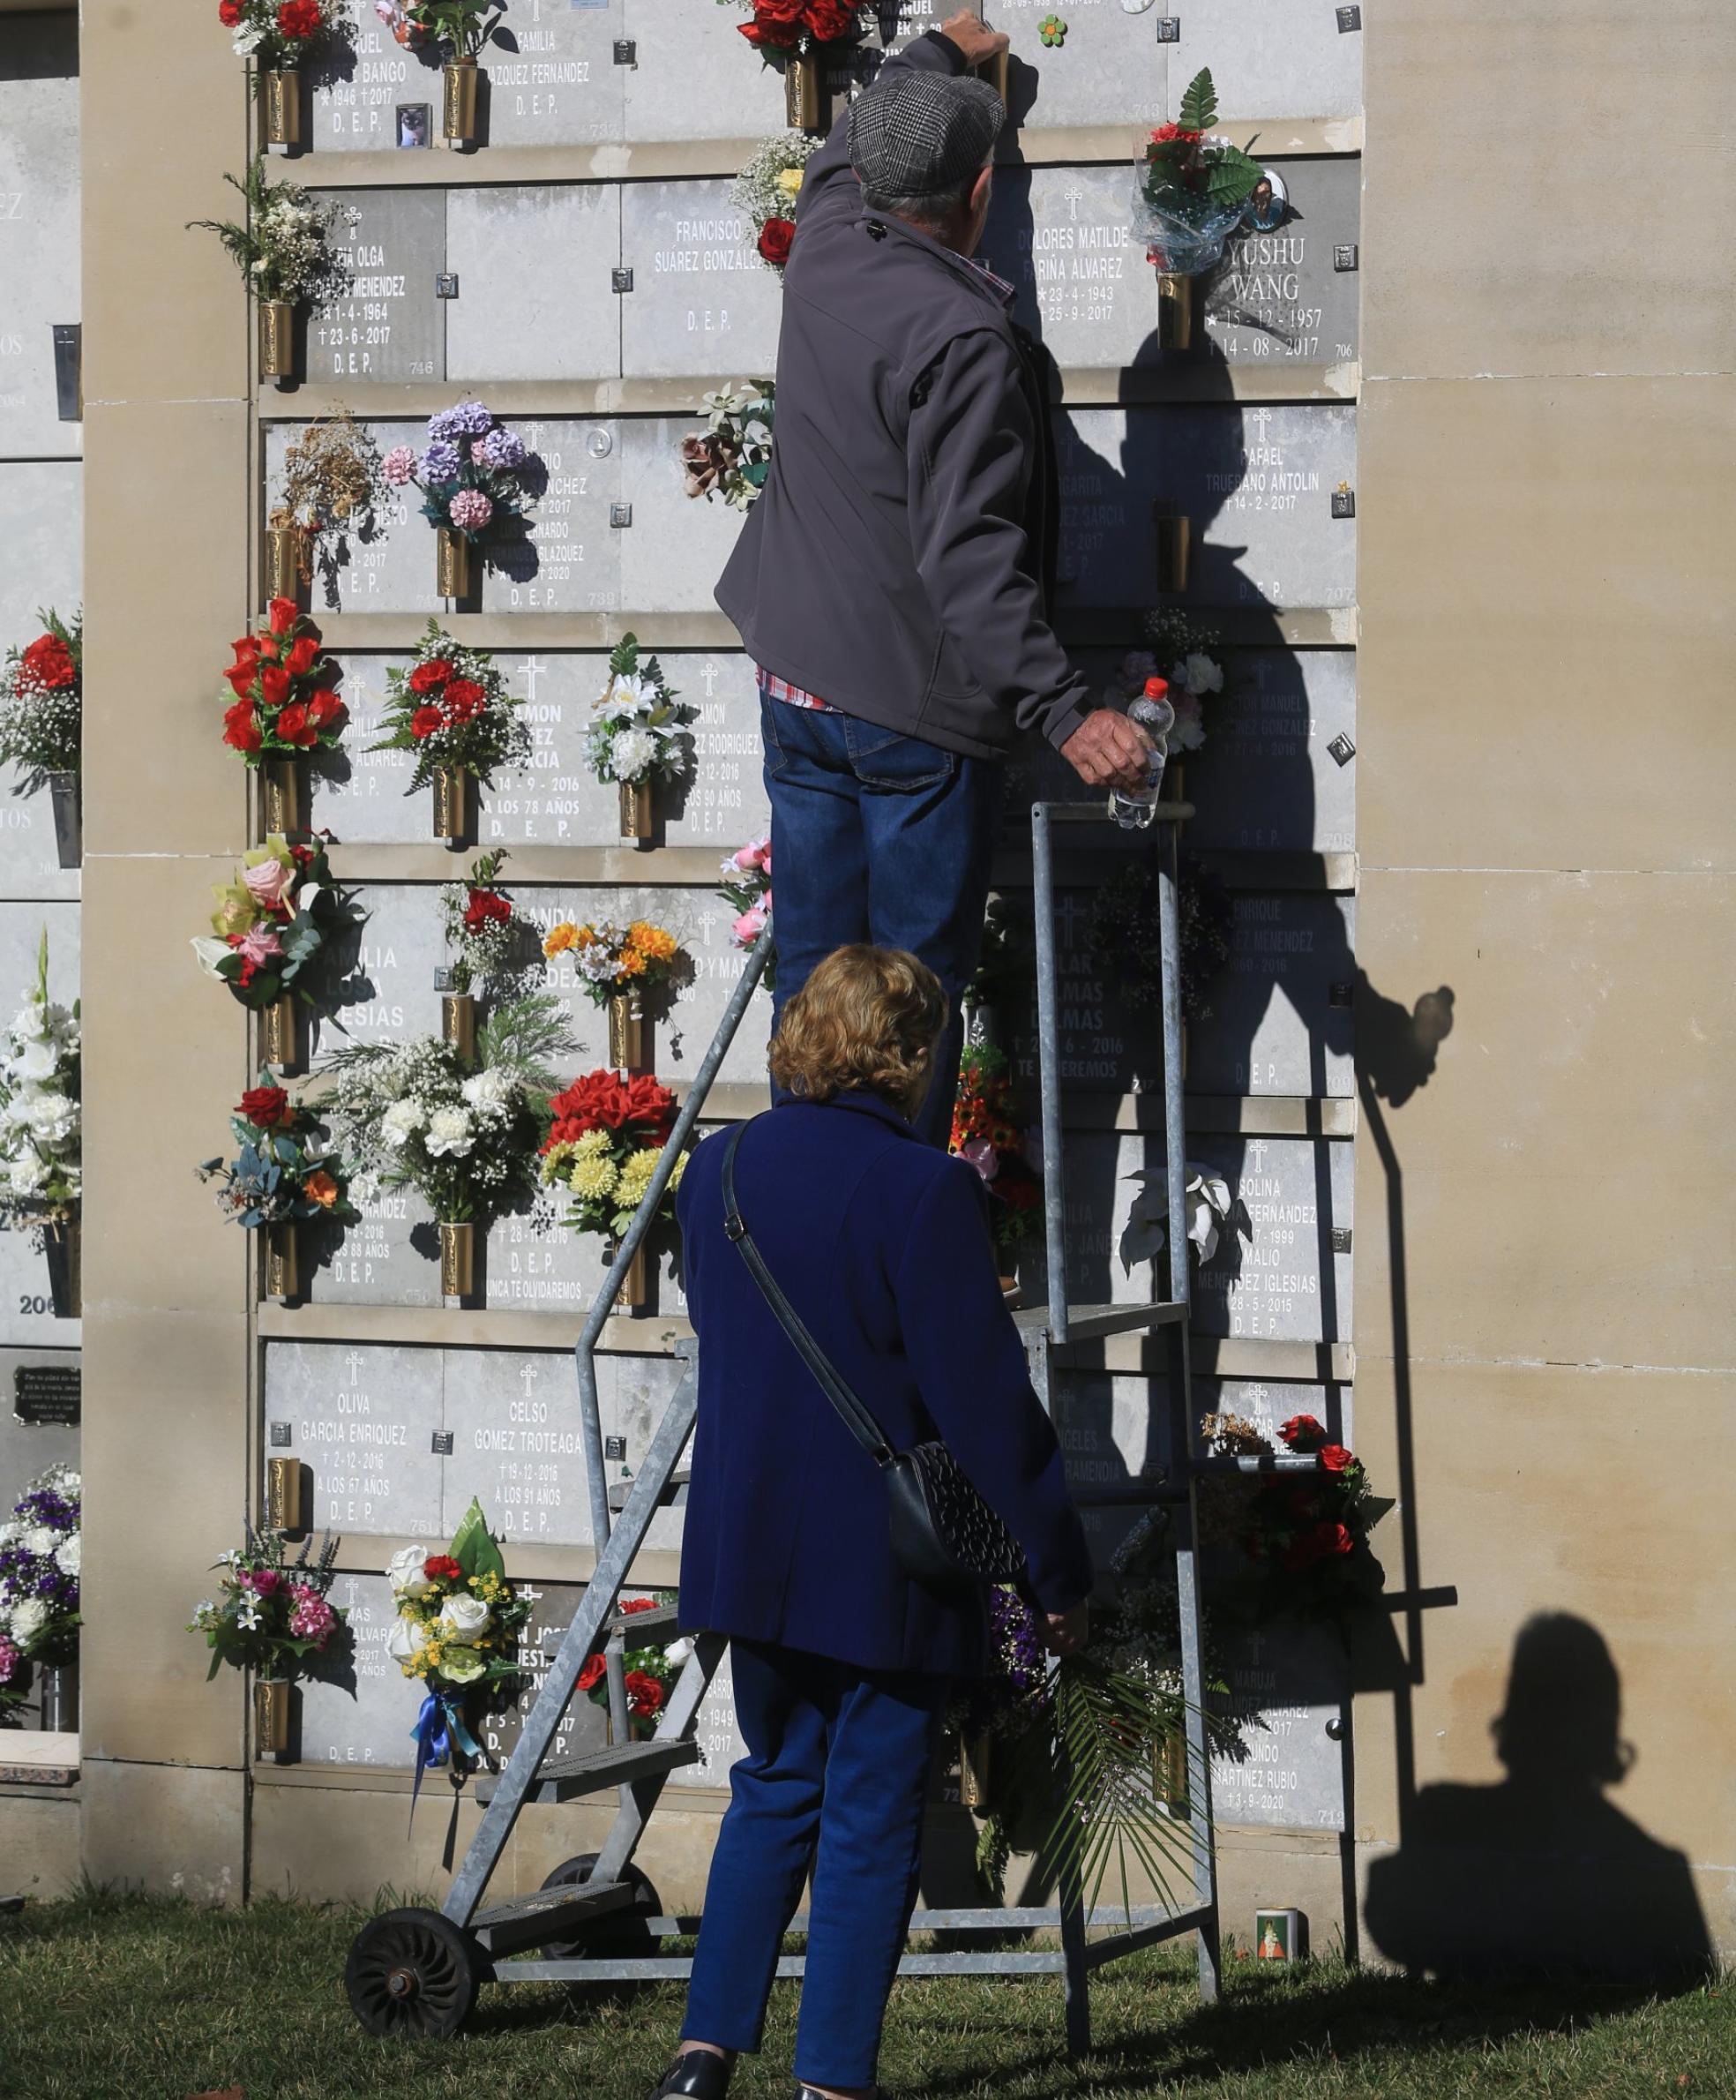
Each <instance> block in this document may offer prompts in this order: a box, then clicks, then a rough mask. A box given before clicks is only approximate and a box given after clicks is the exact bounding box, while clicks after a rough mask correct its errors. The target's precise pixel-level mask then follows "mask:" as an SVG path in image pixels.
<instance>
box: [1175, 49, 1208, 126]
mask: <svg viewBox="0 0 1736 2100" xmlns="http://www.w3.org/2000/svg"><path fill="white" fill-rule="evenodd" d="M1176 122H1177V123H1178V124H1179V125H1180V126H1181V128H1182V130H1183V131H1210V129H1211V128H1212V126H1213V125H1214V124H1216V122H1217V90H1216V88H1215V87H1214V86H1212V77H1211V68H1210V67H1209V66H1208V65H1202V66H1201V68H1200V70H1199V71H1198V72H1197V73H1195V74H1194V78H1193V79H1191V80H1190V81H1189V82H1188V83H1187V92H1186V94H1184V95H1183V96H1182V98H1181V113H1180V115H1179V116H1178V117H1177V118H1176Z"/></svg>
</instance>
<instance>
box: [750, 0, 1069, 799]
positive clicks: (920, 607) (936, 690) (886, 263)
mask: <svg viewBox="0 0 1736 2100" xmlns="http://www.w3.org/2000/svg"><path fill="white" fill-rule="evenodd" d="M887 64H888V65H889V66H892V65H902V64H911V65H924V66H934V67H939V68H944V69H946V70H947V71H954V72H956V71H962V64H963V61H962V56H961V54H960V52H959V51H958V49H957V48H956V47H955V46H954V44H952V43H951V42H950V41H948V40H947V38H945V37H943V36H940V35H938V34H932V33H931V34H929V35H927V36H923V37H919V38H917V40H916V41H915V42H913V43H912V44H910V45H909V46H908V47H907V49H906V50H905V51H904V52H903V53H902V54H900V55H899V56H897V57H894V58H891V59H888V60H887ZM777 386H778V391H777V423H776V438H775V442H774V447H773V453H772V469H771V474H770V476H769V478H768V479H767V483H766V486H765V489H764V491H763V492H762V493H761V495H760V497H759V501H758V502H757V503H756V504H755V505H754V506H753V509H752V512H751V513H750V514H749V516H748V519H747V521H746V523H745V525H744V527H743V529H742V534H741V537H740V539H739V541H738V542H737V545H736V550H735V552H734V553H733V554H732V555H731V557H730V562H729V565H728V566H727V567H726V568H725V569H724V572H723V575H722V581H720V582H719V584H718V586H717V603H718V604H720V605H721V606H722V608H723V610H724V611H725V612H727V613H728V614H729V616H730V619H731V620H733V621H734V623H735V625H736V626H737V628H738V629H739V631H740V634H741V638H742V641H743V642H744V643H745V646H746V648H747V649H748V652H749V653H750V655H752V656H753V658H754V659H755V661H756V662H757V663H759V664H763V665H764V666H765V668H766V669H767V670H768V671H773V672H774V673H775V674H776V675H777V676H778V677H779V678H782V679H789V681H790V682H791V683H792V684H794V685H797V686H802V687H804V689H805V690H806V691H808V692H810V693H812V694H817V695H818V696H819V698H821V699H823V700H828V701H832V702H833V703H834V705H835V706H837V707H840V708H842V709H844V710H845V711H846V712H847V713H849V714H851V715H857V716H861V717H862V718H863V719H864V721H867V722H873V723H878V724H880V726H881V727H883V728H886V729H894V730H897V731H902V733H903V734H905V735H907V736H915V737H921V738H924V739H926V740H927V741H928V742H930V743H932V744H939V745H941V746H944V747H945V748H947V750H950V751H959V752H963V753H965V754H967V755H969V756H971V757H976V758H998V757H999V756H1001V755H1002V754H1004V753H1005V752H1006V750H1007V749H1008V747H1009V746H1011V745H1012V743H1013V741H1014V736H1015V734H1016V732H1017V731H1019V730H1021V729H1029V728H1035V729H1037V730H1040V731H1042V732H1043V734H1044V736H1046V737H1047V738H1048V739H1049V740H1050V741H1051V743H1053V744H1057V745H1059V744H1062V743H1065V742H1066V739H1067V738H1068V737H1070V736H1071V735H1072V734H1073V732H1074V730H1076V729H1077V728H1078V727H1079V725H1080V724H1081V721H1082V720H1083V719H1084V717H1085V715H1086V713H1087V711H1088V710H1089V708H1090V706H1091V704H1092V702H1091V696H1090V694H1089V691H1088V688H1087V686H1086V684H1085V681H1084V679H1082V678H1081V677H1080V676H1079V674H1078V673H1077V672H1076V671H1074V669H1073V668H1072V666H1071V665H1070V664H1068V662H1067V660H1066V656H1065V655H1064V654H1063V653H1062V650H1061V646H1060V644H1059V642H1058V641H1056V639H1055V636H1054V634H1053V632H1052V630H1051V628H1050V626H1049V624H1048V620H1047V618H1046V613H1045V603H1044V600H1045V592H1044V566H1045V561H1046V551H1047V550H1048V548H1049V547H1051V545H1052V537H1053V529H1054V505H1055V496H1056V491H1055V475H1054V468H1053V460H1052V452H1051V448H1050V446H1049V444H1048V424H1047V417H1048V404H1047V401H1046V400H1045V398H1044V390H1043V387H1042V385H1041V382H1040V380H1039V379H1038V376H1037V372H1036V367H1035V364H1034V362H1033V359H1032V357H1031V356H1030V355H1029V351H1028V350H1027V349H1026V348H1025V346H1024V344H1023V343H1022V342H1021V339H1020V335H1019V334H1018V332H1017V331H1015V329H1014V325H1013V322H1012V319H1011V318H1010V316H1009V315H1008V313H1007V311H1006V303H1005V301H1004V300H1003V298H1002V297H1001V296H1000V294H999V292H998V291H997V289H996V288H995V286H994V284H993V282H992V281H991V279H990V278H989V277H987V276H986V275H985V274H984V272H982V271H981V270H979V269H977V268H976V267H975V266H973V265H972V264H970V263H969V262H967V261H965V260H964V259H962V257H960V256H957V255H954V254H953V253H952V252H951V251H949V250H947V249H945V248H943V247H941V246H940V245H939V243H938V242H936V241H932V240H931V239H930V238H929V237H928V236H927V235H925V234H923V233H920V232H918V231H917V229H915V228H914V227H911V226H908V225H905V224H904V223H903V222H902V221H899V220H897V219H890V218H886V219H883V218H879V217H877V216H875V215H874V214H871V213H869V212H868V211H866V210H865V209H864V206H863V203H862V195H861V190H860V187H859V185H858V184H857V178H856V176H855V174H854V173H853V171H852V170H851V168H850V165H849V155H848V153H847V151H846V148H845V144H844V130H843V124H842V120H840V122H839V123H838V124H836V125H834V128H833V131H832V136H831V137H830V138H829V139H827V142H826V144H825V146H823V147H821V149H820V150H819V153H817V154H815V155H814V157H813V159H812V161H809V163H808V170H807V175H806V177H805V179H804V183H803V185H802V192H801V197H800V199H799V201H798V204H797V236H796V241H795V244H794V247H793V249H792V251H791V253H790V259H789V267H788V269H787V270H786V272H785V274H784V281H783V327H782V335H781V337H780V339H779V343H778V368H777Z"/></svg>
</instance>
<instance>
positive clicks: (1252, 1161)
mask: <svg viewBox="0 0 1736 2100" xmlns="http://www.w3.org/2000/svg"><path fill="white" fill-rule="evenodd" d="M1247 1158H1248V1165H1249V1166H1251V1167H1253V1171H1254V1172H1255V1174H1258V1173H1259V1172H1260V1171H1261V1168H1262V1167H1263V1166H1265V1164H1266V1140H1265V1139H1264V1138H1263V1137H1256V1138H1255V1139H1254V1140H1253V1144H1250V1145H1249V1147H1248V1150H1247Z"/></svg>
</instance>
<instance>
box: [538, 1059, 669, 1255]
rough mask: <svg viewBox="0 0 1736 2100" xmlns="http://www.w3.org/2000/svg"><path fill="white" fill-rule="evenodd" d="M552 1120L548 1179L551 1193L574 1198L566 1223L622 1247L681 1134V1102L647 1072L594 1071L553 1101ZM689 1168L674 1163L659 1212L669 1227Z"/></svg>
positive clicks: (546, 1150)
mask: <svg viewBox="0 0 1736 2100" xmlns="http://www.w3.org/2000/svg"><path fill="white" fill-rule="evenodd" d="M549 1116H550V1128H549V1135H548V1136H547V1137H546V1138H545V1139H544V1141H543V1144H542V1169H541V1178H542V1183H543V1186H544V1187H545V1188H551V1189H552V1188H562V1189H566V1190H567V1191H568V1192H569V1194H570V1196H571V1197H572V1210H571V1211H570V1212H569V1213H568V1215H567V1216H566V1218H565V1221H564V1222H565V1223H566V1224H567V1225H570V1226H572V1228H573V1230H574V1231H575V1232H581V1233H601V1234H603V1235H604V1237H605V1238H607V1239H610V1240H619V1239H620V1238H621V1236H622V1234H624V1233H625V1231H626V1229H627V1227H628V1226H630V1225H631V1224H632V1220H633V1216H634V1213H635V1212H636V1211H638V1209H639V1207H640V1204H641V1203H643V1201H644V1200H645V1198H646V1196H647V1195H648V1194H649V1192H650V1187H651V1182H652V1179H653V1177H654V1176H655V1174H656V1171H657V1166H658V1162H659V1161H660V1159H662V1152H663V1149H664V1147H665V1146H666V1145H667V1144H668V1143H669V1141H670V1133H671V1131H672V1130H673V1129H674V1127H675V1096H674V1095H673V1094H672V1093H671V1092H670V1090H669V1088H668V1087H666V1086H662V1085H660V1084H658V1082H657V1081H656V1080H655V1079H653V1078H652V1077H651V1076H650V1075H649V1073H647V1072H639V1073H636V1074H634V1076H632V1078H631V1079H624V1078H623V1077H622V1076H621V1075H620V1074H619V1073H618V1072H607V1071H599V1072H589V1073H587V1075H586V1076H585V1077H584V1078H582V1079H575V1080H574V1081H573V1083H572V1085H571V1086H569V1087H567V1088H566V1089H565V1091H563V1092H560V1093H557V1095H556V1096H555V1097H554V1099H552V1100H551V1101H550V1103H549ZM686 1164H687V1160H686V1157H685V1154H684V1155H683V1156H682V1157H681V1158H680V1159H677V1160H676V1162H675V1165H674V1167H673V1169H672V1171H671V1173H670V1179H669V1182H668V1185H667V1186H666V1187H665V1189H664V1190H663V1194H662V1198H661V1200H660V1201H659V1203H658V1205H657V1213H656V1214H657V1217H658V1218H659V1219H662V1220H664V1221H667V1220H668V1219H671V1218H673V1217H674V1215H675V1191H676V1189H677V1186H678V1185H679V1183H680V1181H681V1175H682V1172H683V1170H684V1168H685V1166H686Z"/></svg>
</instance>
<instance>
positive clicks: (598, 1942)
mask: <svg viewBox="0 0 1736 2100" xmlns="http://www.w3.org/2000/svg"><path fill="white" fill-rule="evenodd" d="M596 1863H597V1856H596V1854H595V1852H581V1853H580V1855H579V1856H578V1857H577V1858H576V1859H564V1860H562V1862H561V1864H559V1865H558V1866H557V1868H556V1869H555V1871H554V1872H553V1873H552V1874H550V1876H549V1878H548V1879H547V1880H546V1881H544V1882H543V1884H542V1886H543V1887H544V1888H570V1887H571V1886H572V1885H573V1883H575V1882H586V1881H588V1880H589V1879H590V1878H591V1875H592V1872H593V1871H594V1870H595V1866H596ZM621 1879H622V1880H623V1881H625V1882H629V1883H631V1884H632V1892H633V1900H632V1905H631V1906H630V1907H629V1908H628V1909H625V1910H611V1911H610V1912H609V1914H608V1915H607V1916H605V1917H600V1918H599V1919H598V1920H597V1924H596V1930H595V1931H594V1932H589V1933H587V1934H586V1936H585V1937H584V1938H583V1939H551V1940H550V1942H549V1943H548V1945H547V1946H545V1947H544V1948H543V1949H542V1954H543V1955H544V1957H545V1958H546V1959H548V1960H549V1961H583V1960H584V1958H585V1956H586V1955H587V1954H594V1955H596V1956H599V1957H600V1958H602V1959H604V1960H626V1959H629V1958H631V1957H632V1955H634V1954H655V1953H656V1951H657V1948H658V1946H659V1945H660V1944H661V1943H660V1942H659V1941H658V1940H657V1939H655V1937H654V1936H653V1935H652V1934H651V1933H650V1932H648V1931H647V1930H646V1928H645V1925H644V1923H643V1922H642V1921H643V1920H645V1919H647V1918H653V1917H661V1916H662V1915H663V1906H662V1899H661V1898H660V1897H659V1896H658V1894H657V1892H656V1890H655V1888H654V1887H653V1886H652V1885H651V1881H650V1879H649V1877H648V1876H647V1875H646V1874H644V1873H642V1872H641V1871H640V1869H639V1868H638V1867H636V1866H632V1865H631V1864H630V1865H629V1866H628V1867H627V1869H626V1871H625V1872H624V1873H623V1874H622V1876H621Z"/></svg>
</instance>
